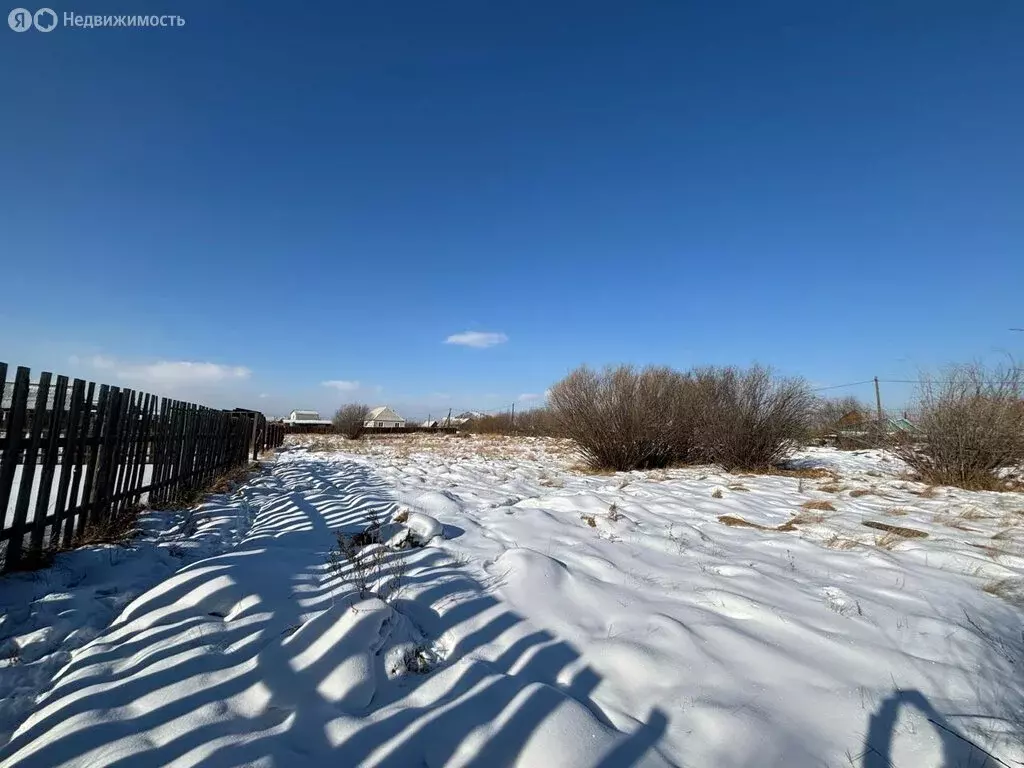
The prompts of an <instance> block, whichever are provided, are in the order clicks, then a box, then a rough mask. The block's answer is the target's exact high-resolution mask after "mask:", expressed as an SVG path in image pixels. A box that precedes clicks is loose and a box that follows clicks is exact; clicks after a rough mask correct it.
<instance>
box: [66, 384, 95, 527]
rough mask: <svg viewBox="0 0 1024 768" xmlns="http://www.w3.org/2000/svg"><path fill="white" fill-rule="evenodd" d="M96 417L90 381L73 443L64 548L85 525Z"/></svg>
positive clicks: (93, 393) (93, 390) (92, 388)
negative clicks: (92, 438)
mask: <svg viewBox="0 0 1024 768" xmlns="http://www.w3.org/2000/svg"><path fill="white" fill-rule="evenodd" d="M98 416H99V403H98V402H97V394H96V384H95V383H94V382H91V381H90V382H89V383H88V385H87V387H86V392H85V400H84V401H83V402H82V426H81V431H80V432H79V434H78V437H77V439H76V441H75V477H74V479H72V481H71V496H70V500H69V502H68V506H69V511H68V517H67V521H66V522H65V524H64V546H70V545H71V541H72V536H73V535H75V534H80V533H81V529H82V527H83V526H84V524H85V522H84V519H85V509H86V504H87V503H88V501H89V493H88V489H87V488H86V485H88V481H89V466H88V462H89V461H90V460H91V456H92V453H91V450H90V448H89V438H90V436H91V435H92V433H93V431H94V430H95V423H96V420H97V417H98ZM72 524H73V526H74V527H73V528H72Z"/></svg>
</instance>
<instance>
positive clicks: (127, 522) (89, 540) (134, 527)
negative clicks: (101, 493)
mask: <svg viewBox="0 0 1024 768" xmlns="http://www.w3.org/2000/svg"><path fill="white" fill-rule="evenodd" d="M142 509H143V508H142V507H141V506H140V505H133V506H130V507H125V508H124V509H121V510H117V511H114V512H112V513H111V514H109V515H107V516H105V517H101V518H100V519H98V520H90V521H89V522H88V523H87V524H86V526H85V529H84V530H83V531H82V535H81V536H76V537H75V540H74V543H73V544H72V547H85V546H89V545H90V544H124V543H126V542H128V541H131V540H132V539H133V538H135V536H136V535H137V534H138V533H139V513H140V512H142Z"/></svg>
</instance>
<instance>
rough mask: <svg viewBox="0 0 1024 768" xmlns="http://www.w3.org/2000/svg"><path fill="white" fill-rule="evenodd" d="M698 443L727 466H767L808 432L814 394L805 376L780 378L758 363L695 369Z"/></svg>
mask: <svg viewBox="0 0 1024 768" xmlns="http://www.w3.org/2000/svg"><path fill="white" fill-rule="evenodd" d="M694 380H695V384H696V392H697V400H698V403H699V407H698V408H697V409H696V411H697V419H696V422H697V423H696V441H695V442H696V443H697V445H699V448H700V454H701V455H702V457H703V458H704V460H706V461H710V462H713V463H715V464H719V465H721V466H722V467H724V468H725V469H726V470H733V469H747V470H765V469H768V468H770V467H773V466H775V465H777V464H779V463H780V462H781V461H782V460H783V459H785V458H786V457H787V456H788V455H789V453H790V451H791V450H792V449H793V448H794V447H796V446H797V445H798V444H799V443H800V442H801V441H802V440H804V439H805V438H806V434H807V425H808V422H809V419H810V413H811V407H812V404H813V397H812V395H811V393H810V390H809V389H808V387H807V384H806V382H804V381H803V380H802V379H778V378H775V377H774V376H773V375H772V372H771V370H769V369H768V368H764V367H762V366H754V367H752V368H749V369H747V370H745V371H744V370H740V369H737V368H707V369H703V370H700V371H697V373H696V374H695V375H694Z"/></svg>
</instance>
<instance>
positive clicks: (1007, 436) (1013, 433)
mask: <svg viewBox="0 0 1024 768" xmlns="http://www.w3.org/2000/svg"><path fill="white" fill-rule="evenodd" d="M922 379H923V380H922V383H921V385H920V388H919V392H918V403H917V409H918V418H917V427H918V429H919V430H920V431H919V433H917V434H909V435H906V436H904V437H903V438H902V439H901V440H900V441H899V442H898V443H897V444H896V446H895V448H894V450H895V452H896V454H897V455H898V456H899V457H900V458H901V459H903V460H904V461H905V462H906V463H907V464H908V465H909V466H910V468H911V469H912V470H913V471H914V472H915V473H916V474H917V475H918V477H919V478H920V479H921V480H922V481H924V482H927V483H931V484H934V485H956V486H959V487H961V488H968V489H976V490H985V489H988V490H1000V489H1003V488H1005V487H1006V486H1007V477H1006V474H1005V470H1007V469H1012V468H1017V467H1019V466H1020V465H1021V464H1022V463H1024V368H1021V367H1019V366H1016V365H1013V366H1003V367H998V368H995V369H987V368H985V367H984V366H981V365H978V364H971V365H960V366H956V367H954V368H952V369H950V370H949V371H947V372H946V374H945V375H944V378H941V379H936V378H934V377H922Z"/></svg>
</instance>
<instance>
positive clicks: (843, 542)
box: [822, 533, 859, 549]
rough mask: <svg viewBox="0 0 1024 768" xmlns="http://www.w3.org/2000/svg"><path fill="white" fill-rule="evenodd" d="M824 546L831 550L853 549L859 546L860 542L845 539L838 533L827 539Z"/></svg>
mask: <svg viewBox="0 0 1024 768" xmlns="http://www.w3.org/2000/svg"><path fill="white" fill-rule="evenodd" d="M822 544H823V545H824V546H826V547H828V548H829V549H853V548H854V547H856V546H857V545H858V544H859V542H858V541H856V540H855V539H846V538H843V537H842V536H840V535H839V534H838V533H833V534H832V535H831V536H829V537H828V538H827V539H825V541H823V542H822Z"/></svg>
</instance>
